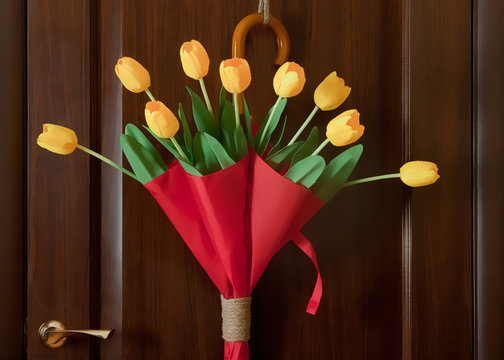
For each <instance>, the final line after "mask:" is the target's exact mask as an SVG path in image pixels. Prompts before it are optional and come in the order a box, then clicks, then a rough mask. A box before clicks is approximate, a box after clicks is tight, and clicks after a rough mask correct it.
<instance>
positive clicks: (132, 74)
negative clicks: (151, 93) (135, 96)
mask: <svg viewBox="0 0 504 360" xmlns="http://www.w3.org/2000/svg"><path fill="white" fill-rule="evenodd" d="M115 72H116V75H117V77H118V78H119V80H121V82H122V83H123V85H124V87H125V88H126V89H128V90H129V91H131V92H134V93H141V92H142V91H145V90H147V89H148V88H149V86H150V85H151V83H150V75H149V72H148V71H147V69H145V68H144V67H143V66H142V64H140V63H139V62H138V61H136V60H135V59H132V58H130V57H127V56H125V57H122V58H120V59H119V60H117V64H116V66H115Z"/></svg>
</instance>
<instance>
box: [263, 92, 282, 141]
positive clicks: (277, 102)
mask: <svg viewBox="0 0 504 360" xmlns="http://www.w3.org/2000/svg"><path fill="white" fill-rule="evenodd" d="M280 100H282V97H281V96H279V97H278V99H277V101H276V103H275V105H273V109H271V113H270V116H269V118H268V121H266V126H264V129H267V128H268V126H269V124H270V122H271V119H273V116H274V115H275V112H276V109H277V107H278V104H280ZM264 134H265V131H263V132H262V133H261V137H260V138H259V142H258V144H261V143H262V142H263V138H264Z"/></svg>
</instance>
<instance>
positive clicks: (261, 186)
mask: <svg viewBox="0 0 504 360" xmlns="http://www.w3.org/2000/svg"><path fill="white" fill-rule="evenodd" d="M145 187H146V188H147V189H148V190H149V191H150V192H151V194H152V195H153V196H154V198H155V199H156V200H157V202H158V203H159V204H160V206H161V207H162V208H163V210H164V212H165V213H166V215H167V216H168V217H169V218H170V220H171V221H172V223H173V225H174V226H175V228H176V229H177V231H178V232H179V233H180V235H181V236H182V238H183V239H184V241H185V243H186V244H187V246H188V247H189V248H190V249H191V251H192V252H193V254H194V256H195V257H196V259H197V260H198V261H199V263H200V264H201V265H202V266H203V268H204V269H205V271H206V272H207V274H208V276H209V277H210V279H212V281H213V283H214V284H215V286H216V287H217V289H218V290H219V291H220V293H221V295H222V303H223V338H224V340H226V342H225V348H224V359H230V360H231V359H232V360H238V359H239V360H244V359H248V339H249V337H250V336H249V327H250V295H251V293H252V290H253V289H254V287H255V285H256V283H257V281H258V280H259V278H260V277H261V275H262V273H263V272H264V270H265V269H266V267H267V266H268V263H269V262H270V260H271V258H272V257H273V256H274V255H275V254H276V253H277V252H278V251H279V250H280V249H281V248H282V247H283V246H284V245H285V244H286V243H287V242H288V241H290V240H292V241H294V243H295V244H296V245H297V246H298V247H299V248H300V249H301V250H302V251H303V252H304V253H305V254H306V255H307V256H309V257H310V259H311V260H312V261H313V263H314V265H315V266H316V267H317V261H316V256H315V252H314V250H313V247H312V246H311V244H310V242H309V241H308V240H307V239H306V238H305V237H304V236H303V235H302V234H301V233H300V229H301V227H302V226H303V225H304V224H305V223H306V222H307V221H308V220H309V219H310V218H311V217H312V216H313V215H314V214H315V213H316V212H317V211H318V210H319V209H320V208H321V207H322V206H323V205H324V203H323V202H322V201H321V200H320V199H318V198H317V197H316V196H315V195H314V194H313V193H312V192H311V191H310V190H309V189H307V188H305V187H303V186H300V185H297V184H295V183H293V182H292V181H290V180H288V179H286V178H285V177H283V176H282V175H280V174H279V173H277V172H276V171H275V170H273V169H272V168H271V167H270V166H268V165H267V164H266V163H265V162H264V161H263V160H262V159H261V158H260V157H259V156H258V155H257V154H255V152H253V151H252V150H250V151H249V154H248V155H247V156H246V157H245V158H243V159H242V160H240V161H239V162H237V163H236V164H234V165H232V166H230V167H228V168H226V169H224V170H221V171H218V172H215V173H212V174H209V175H206V176H202V177H197V176H192V175H190V174H187V173H186V172H185V171H184V169H183V168H182V167H181V166H180V164H179V163H178V162H173V163H172V164H171V165H170V166H169V168H168V171H166V172H165V173H164V174H162V175H161V176H159V177H157V178H155V179H154V180H152V181H150V182H148V183H146V184H145ZM317 271H318V267H317ZM321 296H322V281H321V278H320V274H318V277H317V283H316V285H315V290H314V292H313V295H312V298H311V299H310V302H309V305H308V308H307V309H306V311H307V312H308V313H310V314H315V313H316V311H317V308H318V304H319V302H320V297H321Z"/></svg>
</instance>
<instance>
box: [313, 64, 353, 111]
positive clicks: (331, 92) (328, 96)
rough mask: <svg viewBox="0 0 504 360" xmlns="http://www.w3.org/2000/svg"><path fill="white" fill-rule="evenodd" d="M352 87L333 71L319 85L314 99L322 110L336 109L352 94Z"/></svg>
mask: <svg viewBox="0 0 504 360" xmlns="http://www.w3.org/2000/svg"><path fill="white" fill-rule="evenodd" d="M350 90H351V89H350V87H348V86H345V80H343V79H342V78H340V77H338V75H337V74H336V71H333V72H332V73H330V74H329V75H327V77H326V78H325V79H324V80H323V81H322V82H321V83H320V84H319V86H317V88H316V89H315V93H314V94H313V99H314V100H315V104H316V105H317V106H318V107H319V109H320V110H324V111H329V110H334V109H336V108H337V107H338V106H340V105H341V104H342V103H343V101H345V100H346V98H347V97H348V95H350Z"/></svg>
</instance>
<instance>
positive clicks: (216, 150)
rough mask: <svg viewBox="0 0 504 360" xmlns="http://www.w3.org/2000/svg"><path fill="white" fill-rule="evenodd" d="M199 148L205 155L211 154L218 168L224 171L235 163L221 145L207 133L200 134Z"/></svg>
mask: <svg viewBox="0 0 504 360" xmlns="http://www.w3.org/2000/svg"><path fill="white" fill-rule="evenodd" d="M201 146H202V148H203V151H204V153H205V155H206V154H210V153H213V155H214V156H215V158H216V159H217V161H218V163H219V165H220V168H221V169H225V168H227V167H228V166H231V165H234V164H235V162H234V161H233V159H231V157H230V156H229V155H228V153H227V152H226V149H224V147H223V146H222V145H221V143H220V142H219V141H218V140H217V139H216V138H214V137H213V136H212V135H210V134H207V133H202V134H201Z"/></svg>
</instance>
